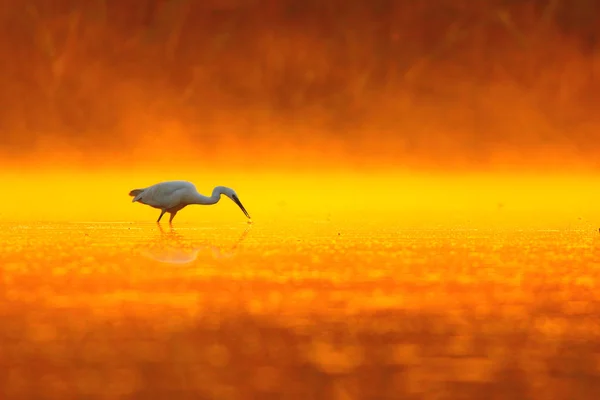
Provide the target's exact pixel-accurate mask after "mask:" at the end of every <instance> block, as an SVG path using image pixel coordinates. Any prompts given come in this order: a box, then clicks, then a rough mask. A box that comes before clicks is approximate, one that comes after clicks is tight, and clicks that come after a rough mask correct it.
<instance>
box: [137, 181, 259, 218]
mask: <svg viewBox="0 0 600 400" xmlns="http://www.w3.org/2000/svg"><path fill="white" fill-rule="evenodd" d="M129 195H130V196H132V197H133V200H132V202H134V203H135V202H136V201H137V202H139V203H142V204H146V205H148V206H150V207H154V208H156V209H159V210H161V213H160V216H159V217H158V220H157V221H156V222H160V219H161V218H162V216H163V215H164V214H165V213H167V212H168V213H170V214H171V217H170V218H169V223H171V222H173V218H175V215H177V213H178V212H179V211H181V209H182V208H184V207H186V206H189V205H191V204H203V205H210V204H216V203H217V202H218V201H219V200H220V199H221V195H225V196H227V197H229V198H230V199H231V200H233V202H235V203H236V204H237V205H238V206H239V207H240V208H241V209H242V211H243V212H244V214H245V215H246V217H248V218H250V215H248V212H246V209H245V208H244V206H243V205H242V203H241V202H240V199H239V198H238V196H237V194H236V193H235V191H234V190H233V189H231V188H228V187H225V186H217V187H215V188H214V189H213V192H212V195H211V196H204V195H201V194H200V193H198V191H197V190H196V187H195V186H194V185H193V184H192V183H190V182H187V181H169V182H161V183H157V184H155V185H152V186H148V187H147V188H144V189H134V190H132V191H131V192H129Z"/></svg>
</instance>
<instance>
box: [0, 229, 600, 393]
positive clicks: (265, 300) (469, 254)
mask: <svg viewBox="0 0 600 400" xmlns="http://www.w3.org/2000/svg"><path fill="white" fill-rule="evenodd" d="M599 240H600V237H599V235H598V232H597V231H592V230H589V231H585V230H581V231H575V230H545V231H540V230H522V231H518V230H474V229H462V230H458V229H455V230H452V229H444V230H438V229H422V230H415V229H412V230H407V229H401V228H398V227H397V226H393V225H392V224H389V225H386V224H378V225H374V224H365V223H361V224H357V223H350V222H348V223H333V222H330V221H316V222H315V221H302V223H298V224H285V223H278V224H275V223H272V224H264V225H261V224H260V223H257V224H254V225H246V224H228V225H227V224H225V225H210V226H206V225H192V224H185V223H181V224H175V227H174V228H173V229H171V228H169V226H168V224H164V225H163V226H162V228H159V227H158V226H157V225H156V224H154V223H150V224H139V223H85V222H81V223H68V224H66V223H64V224H52V223H44V224H41V223H40V224H32V223H23V224H16V223H13V224H3V225H1V226H0V243H1V244H2V252H1V253H0V298H1V302H0V319H1V321H0V370H1V371H3V372H2V373H1V374H0V390H1V392H0V398H2V399H13V398H14V399H16V398H19V399H20V398H23V399H71V398H72V399H94V398H102V399H117V398H118V399H123V398H127V399H128V398H132V399H161V398H171V399H173V398H177V399H184V398H194V399H250V398H252V399H255V398H256V399H280V398H285V399H309V398H324V399H325V398H326V399H380V398H389V399H401V398H407V399H526V398H527V399H578V400H582V399H596V398H599V397H598V396H599V395H600V306H599V305H600V304H599V298H600V291H599V290H598V284H599V279H600V261H599V260H600V257H599V256H600V251H599Z"/></svg>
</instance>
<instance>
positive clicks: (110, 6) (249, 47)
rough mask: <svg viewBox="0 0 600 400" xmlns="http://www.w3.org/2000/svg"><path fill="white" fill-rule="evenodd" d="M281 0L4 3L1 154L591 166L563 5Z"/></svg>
mask: <svg viewBox="0 0 600 400" xmlns="http://www.w3.org/2000/svg"><path fill="white" fill-rule="evenodd" d="M288 3H290V1H288V0H273V1H258V2H254V3H251V2H243V1H233V2H232V1H230V2H218V1H214V2H207V3H194V2H179V3H177V4H179V5H177V6H171V5H168V4H171V3H168V2H161V1H148V2H145V3H144V4H145V5H149V7H148V8H144V7H139V6H138V3H135V7H134V6H133V3H132V4H129V3H128V2H116V1H106V2H99V3H98V4H96V3H94V4H95V5H93V4H92V3H89V4H88V3H85V4H83V3H73V4H72V3H71V2H68V1H66V0H64V1H58V2H54V3H53V5H52V6H49V3H46V2H44V1H42V0H37V1H33V2H29V3H28V4H30V6H29V8H27V9H26V10H25V9H22V8H23V7H24V6H23V4H22V3H20V2H11V3H9V5H8V6H7V7H6V8H4V9H3V10H2V12H1V13H0V14H2V15H1V16H2V17H3V18H4V19H5V20H6V21H7V23H6V24H4V25H3V28H2V29H4V30H5V31H6V32H4V33H6V34H9V36H6V37H10V40H4V41H2V40H0V55H2V56H3V59H10V60H11V62H10V63H5V64H3V66H2V67H0V69H2V70H0V83H2V86H3V88H4V90H3V91H2V93H0V105H1V106H2V107H1V108H0V116H1V117H2V118H0V133H1V135H2V136H1V137H2V140H1V141H0V156H1V157H2V159H3V164H4V165H5V166H10V168H16V169H21V168H23V167H25V166H29V167H33V168H35V166H36V165H42V164H43V165H51V166H56V165H62V166H63V167H65V168H68V167H69V166H71V167H76V168H106V167H110V168H114V167H116V166H119V165H126V166H139V167H144V166H148V165H150V166H151V165H153V164H154V163H162V164H189V165H194V164H198V165H199V166H200V165H203V163H205V162H206V160H213V162H214V163H216V164H218V165H219V166H224V167H225V166H229V167H232V168H236V169H237V168H249V167H252V166H256V164H257V162H259V161H260V163H261V165H262V166H263V167H264V168H274V167H278V168H287V169H292V170H301V171H305V170H306V169H307V168H308V167H310V166H312V167H317V168H320V167H322V166H328V167H331V168H352V169H363V168H390V167H393V168H411V169H416V170H448V169H454V170H462V171H464V170H475V171H478V170H481V171H483V170H490V169H492V170H494V169H495V170H498V169H501V170H507V169H512V170H514V169H518V168H525V169H528V170H546V169H547V168H551V169H556V170H565V169H567V170H569V169H573V171H578V170H581V169H587V170H595V169H596V168H597V155H596V154H597V150H598V148H597V146H598V143H600V140H598V135H599V134H598V132H600V129H598V127H599V126H600V121H599V120H598V118H599V117H598V113H597V112H596V108H597V107H596V106H595V105H596V104H598V103H597V99H596V97H597V93H600V91H599V90H598V89H599V88H598V87H597V85H598V80H597V76H599V75H598V74H599V73H600V70H598V68H599V66H600V63H598V62H597V58H598V55H597V54H600V53H598V51H597V50H595V48H593V47H591V48H590V47H589V46H590V44H589V43H588V42H587V41H586V40H587V39H586V38H587V37H588V36H589V35H590V34H592V33H594V32H593V31H590V29H592V30H593V29H594V28H593V27H594V26H596V25H593V24H592V25H589V23H588V22H589V21H588V22H586V21H587V20H586V21H584V20H581V21H579V22H578V21H575V22H573V21H574V20H573V18H575V17H574V16H573V15H571V14H570V12H571V11H572V10H571V8H573V7H575V5H574V6H572V7H571V8H565V7H562V8H561V7H559V8H557V9H554V8H544V7H541V8H540V7H538V6H533V4H534V3H535V2H523V3H521V5H519V6H518V7H520V8H515V7H517V6H511V7H512V8H494V9H489V10H488V9H487V8H486V7H487V6H486V5H485V4H483V3H482V4H481V5H479V6H478V7H479V8H464V7H462V6H461V5H460V4H459V3H457V2H453V1H450V0H437V3H435V4H433V3H432V4H431V5H426V4H421V5H415V4H416V3H414V2H410V1H399V2H391V3H390V4H388V5H387V6H385V7H387V8H386V9H378V8H376V7H375V6H374V5H369V4H370V3H369V4H367V3H364V2H359V1H357V2H345V3H344V4H346V6H345V7H344V8H340V9H337V8H335V7H334V6H335V4H337V3H335V2H332V3H331V4H330V7H329V8H325V9H318V8H315V7H317V6H316V5H313V4H312V3H310V2H307V3H306V5H305V6H304V8H298V9H295V8H294V9H288V8H289V7H291V3H290V4H288ZM438 3H439V4H438ZM538 3H539V2H538ZM538 3H535V4H538ZM101 4H103V5H104V8H102V9H96V8H97V7H100V5H101ZM173 4H175V3H173ZM315 4H317V3H315ZM328 4H329V3H328ZM340 4H341V3H340ZM486 4H487V3H486ZM539 4H541V3H539ZM574 4H575V3H574ZM437 6H439V7H445V8H446V9H448V10H452V13H441V12H440V13H439V15H438V14H435V16H433V17H432V14H431V9H434V8H435V7H437ZM94 7H96V8H94ZM286 7H288V8H286ZM25 11H26V12H25ZM490 13H491V14H490ZM494 13H495V14H494ZM17 15H18V18H16V16H17ZM486 15H493V17H489V18H491V19H489V18H488V17H485V18H484V16H486ZM12 17H15V18H12ZM317 17H318V18H317ZM544 21H545V22H544ZM567 21H570V22H569V24H571V25H569V26H570V28H569V29H567V28H565V27H566V26H567V25H565V24H566V23H567ZM333 22H336V24H334V25H332V23H333ZM574 23H575V25H573V24H574ZM577 24H579V25H577ZM590 27H591V28H590ZM586 35H588V36H586Z"/></svg>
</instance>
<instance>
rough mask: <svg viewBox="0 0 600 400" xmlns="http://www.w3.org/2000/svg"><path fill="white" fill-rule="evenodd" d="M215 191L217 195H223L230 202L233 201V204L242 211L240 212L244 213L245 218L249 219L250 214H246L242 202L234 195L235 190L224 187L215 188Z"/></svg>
mask: <svg viewBox="0 0 600 400" xmlns="http://www.w3.org/2000/svg"><path fill="white" fill-rule="evenodd" d="M215 190H216V191H218V193H219V194H223V195H225V196H227V197H229V198H230V199H231V200H233V202H234V203H235V204H237V205H238V207H240V208H241V209H242V211H243V212H244V214H245V215H246V217H248V218H250V214H248V211H246V209H245V208H244V206H243V205H242V202H241V201H240V199H239V197H238V195H237V193H235V190H233V189H231V188H228V187H225V186H217V187H216V188H215Z"/></svg>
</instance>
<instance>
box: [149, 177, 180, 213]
mask: <svg viewBox="0 0 600 400" xmlns="http://www.w3.org/2000/svg"><path fill="white" fill-rule="evenodd" d="M180 189H181V186H180V185H178V184H177V182H163V183H158V184H156V185H153V186H150V187H149V188H148V189H146V190H144V193H142V196H141V199H140V200H139V201H140V203H144V204H147V205H149V206H152V207H159V208H171V207H174V206H176V205H177V204H178V203H179V198H180V197H181V196H180V193H178V191H179V190H180Z"/></svg>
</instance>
